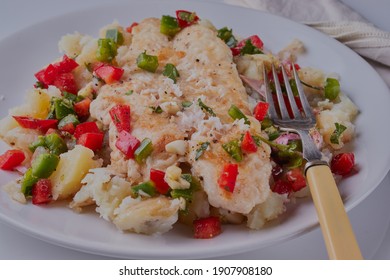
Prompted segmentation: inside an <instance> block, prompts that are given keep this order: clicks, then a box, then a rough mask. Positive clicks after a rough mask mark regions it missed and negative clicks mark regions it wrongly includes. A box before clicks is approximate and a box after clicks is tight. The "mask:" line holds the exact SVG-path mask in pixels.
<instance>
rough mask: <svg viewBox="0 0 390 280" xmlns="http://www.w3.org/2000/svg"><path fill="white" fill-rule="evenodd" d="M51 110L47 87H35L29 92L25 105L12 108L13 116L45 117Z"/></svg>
mask: <svg viewBox="0 0 390 280" xmlns="http://www.w3.org/2000/svg"><path fill="white" fill-rule="evenodd" d="M49 111H50V96H49V95H48V94H47V90H46V89H34V90H30V91H29V92H28V93H27V96H26V101H25V103H24V104H23V105H21V106H19V107H15V108H13V109H11V110H10V114H11V115H13V116H30V117H33V118H37V119H45V118H46V117H47V115H48V114H49Z"/></svg>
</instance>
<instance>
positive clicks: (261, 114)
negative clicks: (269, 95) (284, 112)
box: [253, 101, 269, 122]
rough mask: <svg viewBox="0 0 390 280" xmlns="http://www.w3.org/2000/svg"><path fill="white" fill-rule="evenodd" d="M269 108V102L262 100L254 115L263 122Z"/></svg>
mask: <svg viewBox="0 0 390 280" xmlns="http://www.w3.org/2000/svg"><path fill="white" fill-rule="evenodd" d="M268 108H269V104H268V103H267V102H262V101H260V102H259V103H257V105H256V107H255V109H254V110H253V116H254V117H255V118H256V120H258V121H260V122H261V121H262V120H264V118H265V116H267V112H268Z"/></svg>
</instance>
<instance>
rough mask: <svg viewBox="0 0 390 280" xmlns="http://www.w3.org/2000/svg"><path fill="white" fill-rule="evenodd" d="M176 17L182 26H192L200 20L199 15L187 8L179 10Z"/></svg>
mask: <svg viewBox="0 0 390 280" xmlns="http://www.w3.org/2000/svg"><path fill="white" fill-rule="evenodd" d="M176 18H177V23H178V24H179V26H180V28H185V27H187V26H190V25H192V24H194V23H197V22H198V20H199V17H198V16H197V15H196V13H194V12H189V11H186V10H177V11H176Z"/></svg>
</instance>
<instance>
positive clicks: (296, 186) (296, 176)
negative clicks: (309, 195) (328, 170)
mask: <svg viewBox="0 0 390 280" xmlns="http://www.w3.org/2000/svg"><path fill="white" fill-rule="evenodd" d="M286 179H287V181H288V182H289V183H290V186H291V189H292V191H294V192H297V191H299V190H301V189H303V188H304V187H306V179H305V176H303V173H302V170H301V169H299V168H294V169H291V170H289V171H287V173H286Z"/></svg>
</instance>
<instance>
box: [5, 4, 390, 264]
mask: <svg viewBox="0 0 390 280" xmlns="http://www.w3.org/2000/svg"><path fill="white" fill-rule="evenodd" d="M151 7H153V8H151ZM177 9H188V10H193V11H196V12H197V13H198V15H199V16H200V17H202V18H208V19H210V20H212V22H213V23H214V24H215V25H216V26H217V27H223V26H229V27H231V28H233V30H234V31H235V33H237V34H240V35H242V36H249V35H252V34H258V35H259V36H260V37H261V38H262V39H263V41H264V43H265V46H266V48H267V49H270V50H273V51H277V50H280V49H281V48H283V47H284V46H285V45H286V44H288V43H289V42H290V41H291V40H292V39H294V38H299V39H300V40H302V41H303V42H304V44H305V46H306V47H307V53H306V54H305V55H303V56H301V57H300V58H299V63H300V64H301V65H304V66H312V67H317V68H320V69H323V70H324V71H326V72H336V73H338V74H340V75H341V85H342V90H343V91H344V92H346V93H347V94H348V95H349V96H350V97H351V98H352V99H353V100H354V101H355V102H356V104H357V105H358V106H359V108H360V109H361V113H360V115H359V117H358V119H357V122H356V124H357V130H358V138H357V140H356V141H355V144H354V145H355V147H354V150H355V154H356V160H357V165H358V167H359V169H360V172H359V173H358V174H357V175H354V176H352V177H350V178H348V179H346V180H345V181H343V183H342V184H340V190H341V193H342V195H343V198H344V202H345V205H346V208H347V209H348V210H350V209H351V208H353V207H354V206H356V205H357V204H358V203H359V202H361V201H362V200H363V199H364V198H365V197H367V196H368V195H369V194H370V193H371V192H372V191H373V190H374V189H375V188H376V187H377V186H378V184H379V183H380V182H381V180H382V179H383V177H384V176H385V175H386V173H387V171H388V169H389V167H390V152H389V151H388V150H387V149H386V147H387V142H388V139H389V136H390V130H389V126H388V124H387V121H388V120H390V111H389V110H388V107H389V105H390V92H389V90H388V88H387V87H386V85H385V84H384V82H383V81H382V80H381V79H380V78H379V76H378V75H377V73H376V72H375V71H374V70H373V69H372V68H371V67H370V66H369V65H368V64H367V63H366V62H365V61H364V60H363V59H361V58H360V57H359V56H358V55H356V54H355V53H354V52H352V51H351V50H349V49H348V48H346V47H344V46H343V45H341V44H340V43H338V42H336V41H334V40H332V39H330V38H328V37H326V36H324V35H323V34H321V33H319V32H317V31H315V30H313V29H311V28H308V27H306V26H303V25H300V24H297V23H294V22H292V21H289V20H286V19H283V18H280V17H276V16H273V15H270V14H266V13H261V12H257V11H253V10H249V9H243V8H238V7H232V6H226V5H221V4H213V3H206V2H200V1H194V2H191V1H186V2H184V3H183V1H171V0H167V1H147V5H146V4H145V1H132V3H131V4H130V3H129V4H123V5H117V4H113V5H109V6H100V7H96V8H94V9H89V10H86V11H80V12H76V13H71V14H66V15H64V16H60V17H56V18H53V19H51V20H48V21H45V22H42V23H39V24H36V25H33V26H31V27H29V28H27V29H25V30H23V31H21V32H18V33H15V34H14V35H12V36H10V37H8V38H6V39H4V40H2V41H0V61H1V62H2V63H1V67H0V84H1V89H0V95H4V96H5V100H3V101H1V103H0V109H1V110H0V116H1V117H3V116H5V115H6V112H7V110H8V108H10V107H12V106H15V105H18V104H20V103H21V99H22V98H23V96H24V94H25V92H26V90H27V89H28V88H30V86H31V85H32V84H33V83H34V77H33V73H35V72H36V71H37V70H39V69H41V68H42V66H43V65H45V64H47V63H49V62H51V61H52V60H53V59H55V58H56V57H59V56H60V54H59V53H58V52H57V49H58V48H57V42H58V40H59V39H60V37H61V36H62V35H64V34H66V33H72V32H74V31H79V32H81V33H87V34H90V35H93V36H97V32H98V29H99V28H100V27H102V26H104V25H106V24H108V23H111V22H112V21H113V20H114V19H117V20H118V21H119V22H120V23H121V24H122V25H129V24H130V23H131V22H133V21H139V20H141V19H143V18H145V17H150V16H155V17H161V15H163V14H171V15H173V14H174V12H175V10H177ZM97 15H98V16H97ZM0 148H1V152H3V151H4V150H5V149H7V147H6V146H5V145H1V146H0ZM12 178H14V176H13V174H11V173H7V172H1V178H0V185H3V184H5V183H6V182H8V181H9V180H10V179H12ZM65 206H66V205H65V204H61V205H60V204H58V203H54V204H51V205H49V206H43V207H37V206H33V205H31V204H28V205H21V204H18V203H16V202H14V201H12V200H11V199H10V198H9V197H8V196H7V195H6V194H5V193H4V192H2V191H1V192H0V219H1V220H2V221H4V222H6V223H7V224H9V225H11V226H13V227H15V228H16V229H18V230H21V231H23V232H25V233H27V234H30V235H32V236H35V237H37V238H39V239H42V240H45V241H47V242H50V243H53V244H57V245H60V246H64V247H68V248H73V249H75V250H80V251H85V252H90V253H95V254H101V255H107V256H113V257H119V258H209V257H218V256H223V255H229V254H237V253H240V252H245V251H249V250H254V249H258V248H261V247H265V246H269V245H271V244H274V243H276V242H280V241H282V240H286V239H289V238H292V237H295V236H297V235H299V234H302V233H304V232H307V231H309V230H311V229H313V228H314V227H315V226H317V217H316V214H315V209H314V207H313V205H312V203H311V202H310V201H309V200H305V201H300V202H299V203H297V204H296V205H293V206H291V207H290V208H291V209H289V211H288V212H287V213H286V214H285V215H283V216H282V217H281V218H280V219H278V220H277V221H276V222H273V223H272V224H270V225H269V226H268V227H267V228H265V229H263V230H261V231H249V230H247V229H245V228H244V227H241V226H224V227H223V229H224V232H223V234H221V235H220V236H218V237H217V238H214V239H210V240H195V239H192V238H191V229H189V228H187V227H184V226H180V225H179V226H176V227H175V229H174V230H173V231H171V232H169V233H167V234H165V235H163V236H158V237H150V236H143V235H136V234H123V233H120V232H118V231H117V230H116V228H115V227H114V226H113V225H112V224H110V223H108V222H106V221H104V220H102V219H99V218H98V215H97V214H96V213H94V212H90V213H85V214H80V215H78V214H75V213H74V212H73V211H72V210H70V209H68V208H66V207H65Z"/></svg>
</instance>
